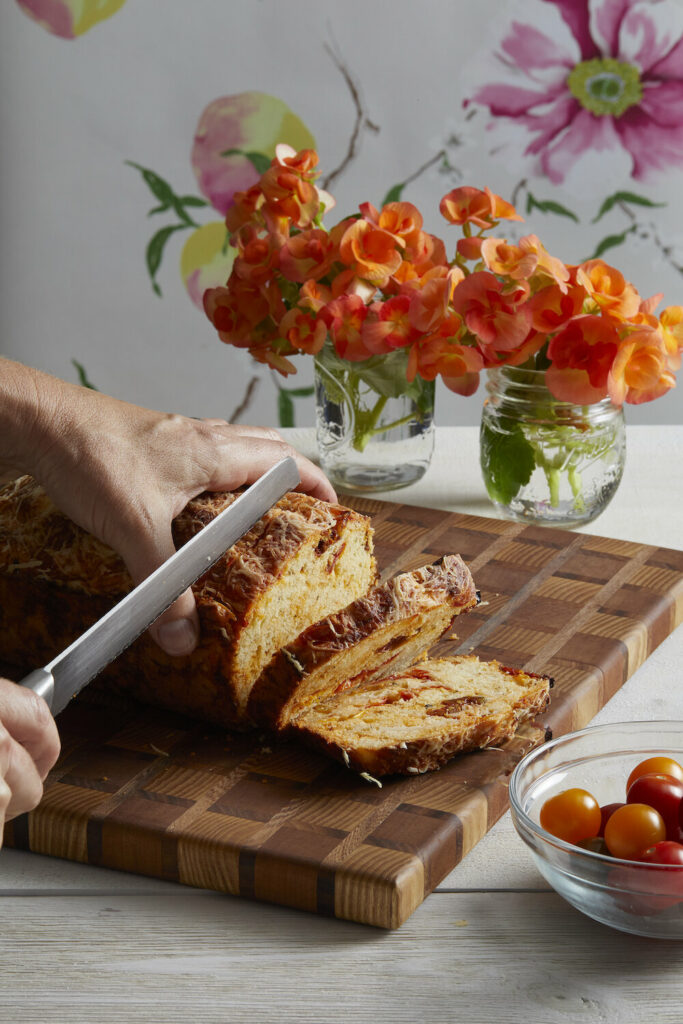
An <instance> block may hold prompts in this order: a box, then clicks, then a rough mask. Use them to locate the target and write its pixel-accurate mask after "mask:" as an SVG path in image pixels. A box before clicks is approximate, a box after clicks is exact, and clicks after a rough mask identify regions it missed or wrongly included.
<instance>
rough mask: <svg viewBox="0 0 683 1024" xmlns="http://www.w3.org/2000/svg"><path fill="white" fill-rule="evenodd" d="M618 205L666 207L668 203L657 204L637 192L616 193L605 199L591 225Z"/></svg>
mask: <svg viewBox="0 0 683 1024" xmlns="http://www.w3.org/2000/svg"><path fill="white" fill-rule="evenodd" d="M617 203H631V204H632V205H635V206H666V203H655V202H653V201H652V199H648V198H647V197H646V196H639V195H637V194H636V193H635V192H615V193H614V195H611V196H608V197H607V199H605V201H604V203H603V204H602V206H601V207H600V209H599V210H598V212H597V214H596V215H595V217H593V220H592V221H591V224H595V222H596V221H598V220H600V218H601V217H604V215H605V214H606V213H609V211H610V210H611V209H612V208H613V207H615V206H616V205H617Z"/></svg>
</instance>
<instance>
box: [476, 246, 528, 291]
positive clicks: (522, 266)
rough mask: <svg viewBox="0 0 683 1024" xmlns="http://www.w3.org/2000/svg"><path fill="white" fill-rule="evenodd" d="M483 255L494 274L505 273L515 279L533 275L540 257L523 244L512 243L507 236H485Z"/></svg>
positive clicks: (520, 279) (482, 247) (518, 279)
mask: <svg viewBox="0 0 683 1024" xmlns="http://www.w3.org/2000/svg"><path fill="white" fill-rule="evenodd" d="M481 256H482V259H483V260H484V263H485V264H486V266H487V268H488V269H489V270H490V271H491V272H492V273H493V274H504V275H505V276H506V277H510V278H512V280H513V281H522V280H524V279H525V278H527V277H531V275H532V274H533V272H534V270H535V269H536V265H537V263H538V258H537V256H536V254H535V253H534V252H528V251H527V250H525V249H523V248H522V246H521V245H510V243H509V242H508V241H507V239H506V238H485V239H484V240H483V241H482V243H481Z"/></svg>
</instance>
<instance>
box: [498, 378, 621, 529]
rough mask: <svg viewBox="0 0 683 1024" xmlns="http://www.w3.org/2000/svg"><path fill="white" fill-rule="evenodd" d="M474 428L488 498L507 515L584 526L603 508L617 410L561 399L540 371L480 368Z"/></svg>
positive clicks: (609, 489)
mask: <svg viewBox="0 0 683 1024" xmlns="http://www.w3.org/2000/svg"><path fill="white" fill-rule="evenodd" d="M486 390H487V392H488V398H487V399H486V401H485V402H484V408H483V412H482V419H481V431H480V454H481V469H482V473H483V476H484V482H485V484H486V489H487V491H488V494H489V497H490V499H491V501H492V502H493V504H494V505H495V506H496V509H497V510H498V512H499V513H500V514H501V515H503V516H505V517H506V518H508V519H516V520H519V521H521V522H536V523H541V524H547V525H550V526H579V525H581V524H582V523H589V522H591V521H592V520H593V519H595V518H596V517H597V516H599V515H600V513H601V512H602V511H603V510H604V509H605V508H606V507H607V505H608V504H609V502H610V501H611V499H612V497H613V496H614V494H615V492H616V490H617V487H618V486H619V481H620V480H621V477H622V474H623V471H624V463H625V460H626V431H625V426H624V415H623V411H622V409H621V408H620V407H617V406H615V405H613V404H612V402H611V401H610V399H609V398H605V399H603V400H602V401H600V402H595V403H594V404H592V405H583V406H582V405H573V404H572V403H570V402H562V401H560V400H559V399H558V398H555V396H554V395H553V394H552V393H551V392H550V391H549V390H548V388H547V386H546V383H545V373H544V372H543V371H542V370H526V369H522V368H521V367H517V366H499V367H496V368H495V369H491V370H488V371H487V381H486Z"/></svg>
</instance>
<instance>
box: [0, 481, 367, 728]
mask: <svg viewBox="0 0 683 1024" xmlns="http://www.w3.org/2000/svg"><path fill="white" fill-rule="evenodd" d="M235 497H236V495H235V494H230V493H214V494H209V493H205V494H203V495H201V496H199V497H198V498H195V499H194V500H193V501H191V502H190V503H189V504H188V505H187V507H186V508H185V509H184V511H183V512H182V513H181V514H180V515H179V516H178V518H177V519H176V520H175V521H174V524H173V532H174V538H175V541H176V544H177V545H178V546H180V545H182V544H184V543H185V542H186V541H187V540H189V538H190V537H191V536H192V535H193V534H194V533H196V532H197V530H199V529H201V527H202V526H203V525H205V524H206V523H207V522H208V521H209V520H211V519H212V518H213V517H214V516H216V515H217V514H218V513H219V512H220V511H221V510H222V509H223V508H225V507H226V505H228V504H230V503H231V502H232V501H234V499H235ZM376 577H377V572H376V564H375V559H374V556H373V550H372V527H371V524H370V520H369V519H368V518H367V517H365V516H362V515H360V514H359V513H357V512H354V511H352V510H351V509H347V508H344V507H342V506H340V505H331V504H328V503H326V502H322V501H318V500H316V499H314V498H311V497H310V496H308V495H306V494H299V493H290V494H287V495H286V496H285V497H284V498H283V499H282V500H281V501H280V502H278V503H277V505H275V506H274V507H273V508H272V509H271V510H270V511H269V512H267V513H266V514H265V515H264V516H263V517H262V518H261V519H260V520H259V522H258V523H257V524H256V525H255V526H254V527H253V528H252V529H251V530H250V531H249V532H248V533H247V534H246V535H245V536H244V537H242V538H241V540H239V541H238V542H237V543H236V544H235V545H233V547H232V548H230V549H229V550H228V551H227V552H226V553H225V555H223V556H222V557H221V558H220V559H219V560H218V562H216V564H215V565H214V566H213V567H212V568H211V569H210V570H209V572H207V573H206V574H205V575H204V576H202V577H201V579H199V580H198V581H197V583H196V584H195V585H194V587H193V590H194V593H195V597H196V600H197V607H198V611H199V617H200V625H201V638H200V642H199V645H198V647H197V649H196V650H195V651H194V652H193V653H192V654H191V655H189V656H187V657H183V658H171V657H169V656H168V655H166V654H164V652H163V651H161V650H160V649H159V648H158V647H157V646H156V644H154V642H153V641H152V640H151V638H149V637H148V636H143V637H140V638H139V640H137V641H136V642H135V644H133V645H132V647H130V648H129V649H128V651H126V652H124V654H123V655H122V656H121V657H120V658H118V659H117V660H116V661H115V662H114V663H113V665H111V666H109V668H108V669H106V670H105V672H104V673H103V674H102V678H103V680H104V681H106V685H107V686H109V687H111V686H115V687H116V688H118V689H122V690H125V691H127V692H130V693H131V694H132V695H134V696H135V697H137V698H139V699H141V700H145V701H148V702H150V703H153V704H159V705H161V706H163V707H167V708H170V709H171V710H175V711H180V712H186V713H189V714H192V715H195V716H197V717H200V718H204V719H206V720H208V721H210V722H214V723H216V724H223V725H240V726H242V725H245V724H246V720H245V714H244V711H245V707H246V703H247V700H248V697H249V692H250V689H251V686H252V684H253V682H254V680H255V679H256V678H257V677H258V675H259V673H260V672H261V669H262V668H263V667H264V665H266V664H267V663H268V661H269V660H270V658H271V657H272V655H273V653H274V652H275V651H277V650H278V649H279V648H280V647H281V646H282V645H283V644H287V643H288V642H289V641H291V640H292V639H294V638H295V637H296V636H297V635H298V634H299V633H300V632H301V630H302V629H304V628H305V627H306V626H307V625H309V624H310V623H311V622H315V621H316V620H317V619H319V618H320V617H321V616H324V615H327V614H328V613H330V612H332V611H335V610H337V609H339V608H342V607H343V606H344V605H345V604H347V603H348V601H349V599H350V598H351V599H352V598H354V597H357V596H359V595H361V594H364V593H365V592H366V591H367V590H368V588H369V587H371V586H372V585H373V584H374V583H375V581H376ZM130 587H131V580H130V578H129V575H128V573H127V571H126V569H125V566H124V565H123V562H122V561H121V559H120V558H119V557H118V555H116V554H115V553H114V552H113V551H112V550H111V549H110V548H108V547H107V546H106V545H104V544H102V543H101V542H100V541H98V540H96V539H95V538H94V537H92V536H91V535H90V534H88V533H86V532H85V531H83V530H81V529H80V528H79V527H78V526H76V525H75V524H74V523H73V522H71V520H69V519H68V518H67V517H66V516H64V515H63V514H62V513H61V512H59V511H58V510H57V509H56V508H55V507H54V505H53V504H52V502H51V501H50V500H49V498H48V497H47V496H46V494H45V493H44V491H43V490H42V489H41V488H40V487H39V486H38V485H37V484H36V483H35V481H34V480H32V479H31V478H30V477H22V478H20V479H19V480H17V481H14V482H13V483H11V484H8V485H7V486H6V487H5V488H3V489H2V490H0V660H3V661H5V662H9V663H12V664H15V665H17V666H18V667H19V668H20V669H21V670H27V669H29V668H35V667H37V666H39V665H41V664H44V663H45V662H46V661H48V660H49V659H50V658H51V657H53V656H54V655H55V654H57V653H58V652H59V651H60V650H62V649H63V648H64V647H65V646H67V644H69V643H71V641H72V640H74V639H75V637H76V636H78V635H79V634H80V633H82V632H83V631H84V630H85V629H86V628H87V626H89V625H90V624H91V623H92V622H94V621H95V620H96V619H97V618H99V617H100V616H101V615H103V614H104V612H105V611H106V610H107V609H108V608H109V607H111V606H112V605H113V604H114V603H115V602H116V601H118V600H120V598H121V597H122V596H123V595H124V594H125V593H127V592H128V590H129V589H130Z"/></svg>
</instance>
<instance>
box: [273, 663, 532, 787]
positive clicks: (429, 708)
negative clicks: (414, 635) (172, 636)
mask: <svg viewBox="0 0 683 1024" xmlns="http://www.w3.org/2000/svg"><path fill="white" fill-rule="evenodd" d="M551 685H552V680H551V679H549V678H548V677H547V676H539V675H535V674H533V673H531V672H522V671H518V670H515V669H511V668H507V667H506V666H504V665H500V664H499V663H498V662H497V661H489V662H486V661H479V659H478V658H476V657H474V656H472V655H468V656H463V657H455V658H442V659H439V660H425V661H422V662H420V663H419V664H418V665H417V666H415V665H414V666H412V668H409V669H406V670H405V671H403V672H395V673H393V674H392V675H390V676H386V677H384V678H381V679H377V680H374V681H372V682H363V683H360V684H358V685H356V686H354V687H353V688H352V689H349V690H344V691H342V692H340V693H335V694H332V695H331V696H328V697H327V698H325V699H324V700H321V701H319V702H318V703H317V704H314V705H313V706H311V707H309V708H307V709H306V710H304V711H302V712H301V713H300V714H299V715H298V716H297V718H296V719H295V720H294V721H292V722H290V725H289V728H288V733H289V735H290V736H291V737H292V738H294V739H299V740H303V741H304V742H305V743H308V744H309V745H313V746H314V747H317V748H318V749H321V750H323V751H324V752H325V753H326V754H328V755H330V756H332V757H336V758H338V759H339V760H342V761H344V762H345V763H346V764H347V765H349V766H350V767H351V768H355V769H357V770H358V771H361V772H367V773H368V774H369V775H372V776H375V777H376V776H382V775H388V774H394V773H397V774H417V773H418V772H426V771H432V770H433V769H435V768H439V767H440V766H441V765H443V764H445V763H446V761H448V760H449V759H450V758H451V757H453V756H454V755H455V754H458V753H461V752H463V751H467V750H475V749H477V748H479V747H490V746H494V745H496V744H498V743H502V742H504V741H505V740H507V739H510V738H511V737H512V736H513V735H514V733H515V730H516V729H517V727H518V725H519V724H520V722H522V721H523V720H525V719H527V718H531V717H533V716H534V715H536V714H538V713H539V712H540V711H542V710H543V708H545V706H546V705H547V703H548V700H549V689H550V686H551Z"/></svg>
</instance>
